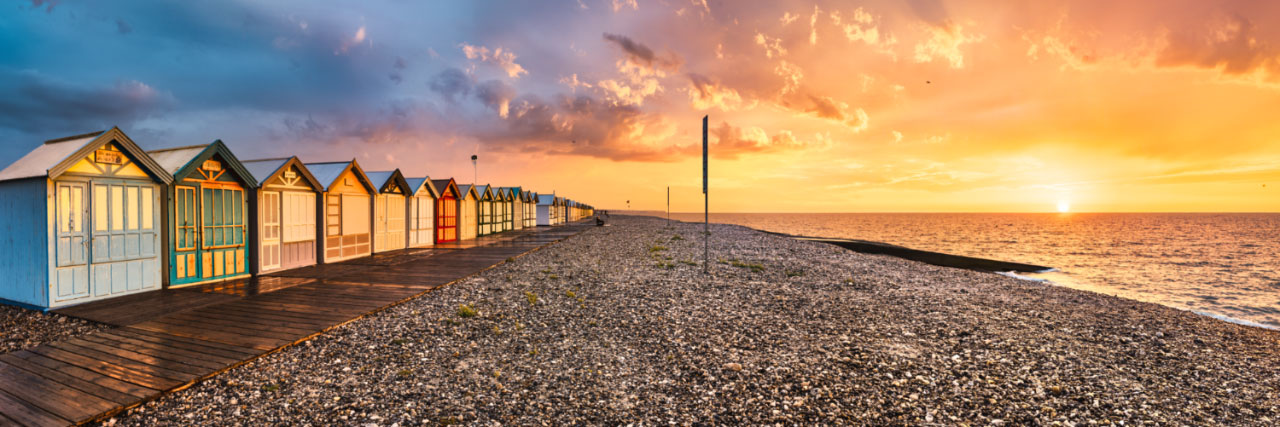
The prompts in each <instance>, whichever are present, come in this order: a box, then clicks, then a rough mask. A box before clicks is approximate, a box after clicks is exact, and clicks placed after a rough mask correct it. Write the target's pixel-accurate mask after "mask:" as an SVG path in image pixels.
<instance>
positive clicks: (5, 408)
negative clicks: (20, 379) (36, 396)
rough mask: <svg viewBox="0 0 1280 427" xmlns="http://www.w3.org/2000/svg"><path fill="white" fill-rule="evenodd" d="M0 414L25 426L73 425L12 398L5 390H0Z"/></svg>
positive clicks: (68, 421)
mask: <svg viewBox="0 0 1280 427" xmlns="http://www.w3.org/2000/svg"><path fill="white" fill-rule="evenodd" d="M0 413H4V415H5V417H8V418H10V419H12V420H14V421H16V422H18V423H19V424H22V425H25V426H59V427H61V426H67V425H71V424H75V423H73V422H71V421H70V420H67V419H65V418H61V417H59V416H57V415H54V414H51V413H49V411H46V410H44V409H40V408H39V407H36V406H35V405H32V404H30V403H27V402H26V401H24V400H22V399H19V398H17V397H14V396H13V395H11V394H9V393H8V392H7V391H5V390H0Z"/></svg>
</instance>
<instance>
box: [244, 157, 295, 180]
mask: <svg viewBox="0 0 1280 427" xmlns="http://www.w3.org/2000/svg"><path fill="white" fill-rule="evenodd" d="M288 163H289V158H283V159H260V160H246V161H243V162H240V164H242V165H244V168H245V169H248V170H249V173H251V174H253V177H254V178H257V179H258V182H257V185H258V186H259V187H261V186H262V184H265V183H266V182H267V180H268V179H271V175H275V174H276V171H278V170H280V168H282V167H284V165H285V164H288Z"/></svg>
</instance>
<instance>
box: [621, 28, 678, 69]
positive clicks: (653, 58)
mask: <svg viewBox="0 0 1280 427" xmlns="http://www.w3.org/2000/svg"><path fill="white" fill-rule="evenodd" d="M603 37H604V40H605V41H607V42H610V43H612V44H613V45H615V46H618V48H620V49H622V52H623V53H624V54H626V60H628V61H631V62H632V63H634V64H637V65H641V66H644V67H647V68H650V69H655V70H656V69H663V70H669V71H670V70H677V69H679V68H680V64H681V63H682V62H683V61H682V60H681V59H680V57H679V56H676V55H675V54H674V53H670V52H668V53H666V54H664V55H661V56H659V55H658V54H656V53H654V52H653V49H650V48H649V47H648V46H645V45H644V44H642V43H639V42H636V41H635V40H632V39H631V38H629V37H626V36H622V35H618V34H609V33H604V35H603Z"/></svg>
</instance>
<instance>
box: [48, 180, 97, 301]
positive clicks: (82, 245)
mask: <svg viewBox="0 0 1280 427" xmlns="http://www.w3.org/2000/svg"><path fill="white" fill-rule="evenodd" d="M57 188H58V193H57V197H58V199H57V205H58V224H57V233H58V242H57V250H56V251H57V257H58V259H57V261H58V267H57V278H56V279H57V286H56V288H57V289H56V291H57V296H56V297H55V299H56V300H64V299H71V298H79V297H83V296H87V295H88V294H89V266H88V261H89V235H88V228H89V227H87V226H86V224H85V221H86V219H87V218H88V217H89V203H87V202H88V200H85V185H84V183H81V182H66V183H58V187H57Z"/></svg>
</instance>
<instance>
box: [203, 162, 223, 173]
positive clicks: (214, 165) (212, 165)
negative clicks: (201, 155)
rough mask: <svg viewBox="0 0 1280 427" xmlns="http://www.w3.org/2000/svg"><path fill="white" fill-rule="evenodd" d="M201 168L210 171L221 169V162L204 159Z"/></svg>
mask: <svg viewBox="0 0 1280 427" xmlns="http://www.w3.org/2000/svg"><path fill="white" fill-rule="evenodd" d="M201 168H202V169H204V170H207V171H210V172H217V171H220V170H222V163H221V162H218V161H217V160H205V161H204V165H203V166H202V167H201Z"/></svg>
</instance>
